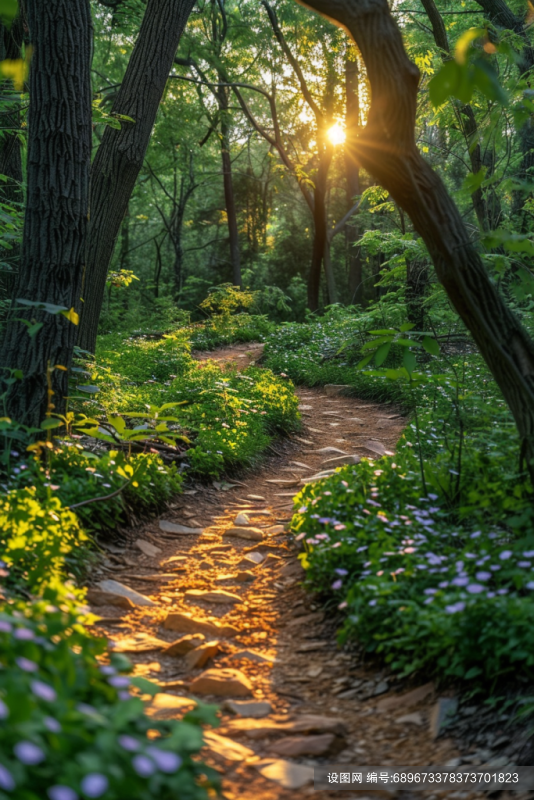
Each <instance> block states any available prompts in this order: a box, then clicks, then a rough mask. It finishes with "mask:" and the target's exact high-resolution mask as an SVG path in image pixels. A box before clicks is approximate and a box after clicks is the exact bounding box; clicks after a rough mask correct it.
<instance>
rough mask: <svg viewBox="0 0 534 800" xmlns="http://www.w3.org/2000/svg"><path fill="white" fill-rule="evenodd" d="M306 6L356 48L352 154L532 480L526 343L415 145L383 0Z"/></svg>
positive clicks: (412, 96) (410, 107) (531, 357)
mask: <svg viewBox="0 0 534 800" xmlns="http://www.w3.org/2000/svg"><path fill="white" fill-rule="evenodd" d="M307 5H308V6H310V7H312V8H314V9H315V10H316V11H318V12H320V13H322V14H323V15H325V16H327V17H329V18H330V19H333V20H335V21H337V22H338V23H339V24H341V25H343V26H344V27H345V28H346V29H347V30H348V31H349V32H350V34H351V35H352V36H353V37H354V39H355V41H356V43H357V44H358V46H359V48H360V52H361V54H362V57H363V59H364V61H365V64H366V67H367V73H368V76H369V80H370V84H371V92H372V102H371V107H370V110H369V118H368V119H369V121H368V123H367V126H366V127H365V129H364V130H363V132H362V134H361V136H360V138H359V140H358V142H357V145H356V150H355V154H356V155H357V157H358V158H359V160H360V163H361V164H362V165H363V166H364V167H365V169H367V170H368V171H369V172H370V173H371V174H372V175H373V176H374V177H375V178H376V179H377V180H378V181H379V182H380V183H381V184H382V185H383V186H384V187H385V188H386V189H387V190H388V191H389V193H390V194H391V196H392V197H393V199H394V200H395V202H397V203H398V205H399V206H401V208H403V209H404V210H405V211H406V212H407V213H408V215H409V216H410V218H411V220H412V223H413V225H414V228H415V229H416V231H417V232H418V233H419V235H420V236H421V237H422V239H423V240H424V242H425V244H426V246H427V248H428V251H429V253H430V256H431V258H432V261H433V264H434V268H435V270H436V274H437V277H438V280H439V281H440V282H441V283H442V285H443V287H444V288H445V291H446V292H447V295H448V297H449V299H450V301H451V303H452V305H453V306H454V308H455V309H456V311H457V312H458V314H459V315H460V317H461V319H462V320H463V322H464V323H465V325H466V327H467V328H468V330H469V331H470V332H471V334H472V336H473V338H474V340H475V342H476V343H477V345H478V347H479V349H480V352H481V354H482V356H483V357H484V359H485V361H486V363H487V364H488V367H489V368H490V370H491V372H492V374H493V376H494V378H495V380H496V382H497V384H498V385H499V388H500V389H501V391H502V394H503V396H504V398H505V400H506V402H507V403H508V405H509V407H510V409H511V411H512V414H513V415H514V419H515V422H516V424H517V428H518V431H519V434H520V437H521V439H522V454H523V456H525V457H526V460H527V463H528V465H529V468H530V470H531V474H533V476H534V342H533V341H532V339H531V338H530V336H529V335H528V333H527V332H526V330H525V329H524V328H523V326H522V325H521V323H520V321H519V319H518V318H517V317H516V316H515V314H514V313H513V312H512V311H511V310H510V309H509V308H508V307H507V305H506V303H505V302H504V300H503V299H502V297H501V296H500V294H499V292H498V290H497V288H496V287H495V285H494V284H493V283H492V281H491V280H490V278H489V275H488V273H487V271H486V269H485V268H484V265H483V263H482V260H481V258H480V255H479V253H478V251H477V250H476V248H475V247H474V245H473V243H472V242H471V241H470V237H469V234H468V231H467V229H466V227H465V224H464V221H463V219H462V216H461V214H460V212H459V211H458V209H457V208H456V206H455V204H454V203H453V201H452V199H451V198H450V197H449V195H448V193H447V190H446V188H445V186H444V184H443V182H442V180H441V178H440V177H439V176H438V175H437V174H436V173H434V172H433V170H432V169H431V168H430V167H429V165H428V164H427V163H426V162H425V161H424V159H423V158H422V156H421V154H420V153H419V151H418V149H417V147H416V143H415V135H414V130H415V116H416V103H417V90H418V84H419V71H418V69H417V67H416V66H415V65H414V64H413V63H412V62H411V61H410V60H409V59H408V56H407V55H406V52H405V50H404V46H403V43H402V36H401V33H400V31H399V29H398V27H397V25H396V23H395V21H394V20H393V18H392V16H391V13H390V10H389V7H388V4H387V0H334V1H333V2H332V1H331V0H329V2H326V0H313V3H309V2H308V3H307Z"/></svg>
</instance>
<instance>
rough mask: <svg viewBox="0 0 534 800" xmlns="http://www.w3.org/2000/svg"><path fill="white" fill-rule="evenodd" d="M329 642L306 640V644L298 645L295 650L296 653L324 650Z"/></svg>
mask: <svg viewBox="0 0 534 800" xmlns="http://www.w3.org/2000/svg"><path fill="white" fill-rule="evenodd" d="M327 644H328V642H321V641H315V642H306V643H305V644H301V645H300V647H297V648H296V650H295V652H296V653H312V652H313V651H314V650H322V649H323V647H326V646H327Z"/></svg>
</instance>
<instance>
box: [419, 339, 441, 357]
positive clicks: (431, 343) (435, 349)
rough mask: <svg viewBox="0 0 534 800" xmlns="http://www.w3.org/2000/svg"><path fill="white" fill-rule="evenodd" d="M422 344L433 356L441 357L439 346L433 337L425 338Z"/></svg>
mask: <svg viewBox="0 0 534 800" xmlns="http://www.w3.org/2000/svg"><path fill="white" fill-rule="evenodd" d="M421 344H422V345H423V347H424V349H425V350H426V352H427V353H430V355H431V356H439V344H438V343H437V342H436V340H435V339H433V338H432V337H431V336H425V338H424V339H423V341H422V342H421Z"/></svg>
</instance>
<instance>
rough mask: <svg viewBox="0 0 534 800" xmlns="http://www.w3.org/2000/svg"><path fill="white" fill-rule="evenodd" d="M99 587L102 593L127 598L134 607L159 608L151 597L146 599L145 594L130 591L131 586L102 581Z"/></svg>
mask: <svg viewBox="0 0 534 800" xmlns="http://www.w3.org/2000/svg"><path fill="white" fill-rule="evenodd" d="M97 586H98V588H99V589H100V590H101V591H102V592H108V593H109V594H115V595H119V596H120V597H127V598H128V599H129V600H131V601H132V603H133V604H134V606H157V603H155V602H154V601H153V600H151V599H150V597H145V595H144V594H139V592H136V591H135V590H134V589H130V587H129V586H124V584H122V583H119V582H118V581H112V580H105V581H100V582H99V583H98V584H97Z"/></svg>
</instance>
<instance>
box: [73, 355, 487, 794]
mask: <svg viewBox="0 0 534 800" xmlns="http://www.w3.org/2000/svg"><path fill="white" fill-rule="evenodd" d="M260 353H261V348H258V346H257V345H250V344H247V345H238V346H234V347H230V348H225V349H221V350H218V351H215V352H213V353H202V354H198V357H199V358H202V359H205V358H213V359H216V360H218V361H219V362H221V361H222V362H227V363H228V362H234V363H237V364H238V365H243V366H246V365H248V364H249V363H252V362H254V361H255V360H256V359H257V358H258V357H259V355H260ZM297 391H298V395H299V397H300V401H301V406H300V408H301V412H302V416H303V430H302V432H300V433H299V434H298V435H294V436H291V437H290V438H287V439H284V440H279V441H277V442H275V444H274V445H273V446H272V448H271V449H270V451H269V455H268V456H267V457H266V458H265V459H264V461H263V463H262V465H261V466H260V467H259V468H257V469H254V470H250V471H248V472H247V473H245V474H244V475H241V476H240V478H239V481H238V480H236V481H235V482H230V479H228V480H226V481H214V482H213V483H212V484H210V485H206V484H197V485H194V486H192V487H190V488H189V489H187V490H186V491H185V492H184V493H183V494H182V495H180V496H179V497H177V498H176V500H175V502H174V503H173V504H172V505H171V506H170V507H169V509H168V510H167V511H166V512H165V513H164V514H163V515H162V516H161V519H156V520H153V521H151V522H149V523H147V524H143V525H141V526H139V527H138V528H136V529H131V530H130V531H129V532H128V534H127V539H126V540H125V541H124V542H123V543H122V544H121V546H118V545H117V544H115V545H110V546H109V549H108V556H107V558H105V559H104V560H103V562H102V563H101V565H100V566H99V567H98V568H97V570H95V572H94V581H95V587H96V588H94V589H92V590H90V593H89V599H90V601H91V603H92V606H93V610H94V611H95V613H98V614H99V615H100V616H101V617H102V619H101V621H100V623H99V624H98V626H97V627H98V630H99V632H100V633H102V631H103V632H105V634H106V635H107V636H108V638H109V639H110V640H111V641H112V643H113V646H114V647H115V648H116V649H117V650H119V651H122V652H126V653H127V654H128V656H129V658H131V660H132V661H133V663H134V664H135V674H137V675H142V676H145V677H147V678H149V679H151V680H153V681H156V682H158V683H160V684H161V685H162V688H163V693H162V694H159V695H157V696H156V698H155V700H154V701H153V702H152V703H151V705H150V706H149V713H151V714H153V715H155V716H157V717H160V718H179V717H180V716H181V715H182V714H183V713H184V711H186V710H187V708H188V707H191V702H192V701H191V700H189V698H191V697H197V698H200V699H202V700H204V701H207V702H213V703H219V704H221V706H222V725H221V727H220V728H219V729H217V730H216V731H215V732H212V731H209V732H207V733H206V739H207V747H206V748H204V750H203V751H202V754H201V755H202V757H203V759H204V760H205V761H206V762H207V763H208V764H210V765H212V766H214V767H215V768H216V769H217V770H218V771H219V772H220V774H221V776H222V779H223V794H224V797H225V798H227V800H237V798H240V799H242V800H252V798H254V800H275V799H276V800H289V799H290V798H291V799H292V800H299V798H303V797H307V796H309V795H310V794H312V793H313V792H314V790H313V783H312V782H311V781H312V780H313V766H314V765H318V764H321V763H330V764H332V763H347V764H351V765H356V764H359V765H378V766H387V765H397V766H401V765H420V766H423V765H430V764H440V765H444V764H446V763H447V762H449V761H451V759H455V758H457V757H458V756H459V753H458V751H457V750H456V749H455V745H454V743H453V742H452V741H451V740H449V739H443V738H442V739H439V740H436V739H435V738H434V737H433V735H432V734H431V733H430V732H429V731H432V727H433V725H434V726H435V720H434V722H432V716H433V715H432V711H433V709H434V708H435V707H436V705H435V704H436V700H437V699H438V698H437V697H436V693H435V689H434V686H433V685H432V684H427V685H425V686H422V687H416V688H414V687H413V686H409V685H407V684H406V683H405V682H402V681H399V680H396V679H395V678H392V677H391V676H388V675H386V672H385V671H384V670H380V669H379V668H376V667H375V666H373V665H368V664H367V665H366V664H364V663H362V661H361V657H360V655H359V653H358V652H357V651H356V650H354V651H353V652H349V651H340V650H339V648H338V646H337V643H336V639H335V632H336V627H337V626H338V622H339V620H338V619H336V616H337V613H336V612H335V611H333V612H331V613H330V614H328V615H325V613H323V611H322V610H321V608H320V607H319V606H318V604H317V603H316V602H314V598H313V596H311V595H309V594H307V593H306V592H305V591H304V590H303V589H302V588H301V586H300V581H301V579H302V577H303V571H302V568H301V566H300V562H299V561H298V559H297V552H298V551H297V548H296V546H295V545H294V543H293V540H292V537H290V536H289V535H288V534H287V532H286V528H287V526H288V523H289V522H290V520H291V515H292V507H293V504H292V498H293V496H294V495H295V494H296V493H297V492H298V491H299V490H300V485H301V480H302V479H303V478H306V477H309V476H312V475H315V474H316V473H318V472H320V471H321V470H324V469H325V468H328V467H331V466H336V464H335V463H334V464H325V461H327V460H328V459H329V458H332V457H333V456H335V455H336V453H334V452H320V451H321V450H322V449H323V448H328V447H330V448H337V449H338V450H340V451H343V452H344V453H347V454H355V455H360V456H368V457H372V456H373V455H375V456H376V454H377V452H379V451H380V450H381V449H382V450H393V449H394V447H395V443H396V441H397V439H398V437H399V435H400V433H401V431H402V428H403V426H404V424H405V420H404V419H403V418H402V417H401V416H400V415H399V414H398V413H395V409H392V407H391V406H383V405H382V406H381V405H377V404H375V403H371V402H364V401H361V400H358V399H357V398H354V397H345V396H342V395H336V394H335V391H336V390H335V389H329V390H328V392H329V393H327V391H325V389H307V388H299V389H298V390H297ZM337 455H340V454H337ZM239 514H246V517H247V518H248V520H247V519H246V518H241V519H237V520H236V517H237V516H238V515H239ZM162 521H163V522H164V523H167V524H163V526H161V522H162ZM247 522H248V524H247ZM169 523H170V524H169ZM177 526H178V527H177ZM180 526H184V527H185V532H180ZM162 527H163V528H164V529H166V530H162ZM232 527H237V528H238V531H236V533H235V535H232V534H230V533H229V531H230V529H232ZM188 530H193V532H191V533H188V532H187V531H188ZM247 536H253V537H255V538H253V539H251V538H246V537H247ZM243 537H245V538H243ZM104 580H115V581H119V582H120V583H121V584H123V585H126V586H128V587H129V588H130V589H132V590H135V591H136V592H139V593H140V594H142V595H144V596H145V597H148V602H149V603H150V602H151V605H145V606H140V605H134V606H132V607H130V608H128V609H126V610H124V609H118V608H117V607H116V606H114V605H111V604H110V603H109V600H110V595H109V594H108V595H106V594H103V593H102V591H100V590H101V589H107V590H109V589H110V587H109V585H108V584H100V585H99V583H98V582H101V581H104ZM204 593H205V594H204ZM117 602H123V601H120V599H119V600H118V601H117ZM126 602H128V601H126ZM134 602H135V603H138V602H141V601H140V600H139V599H138V598H135V597H134ZM197 634H199V635H197ZM195 635H196V638H195ZM184 636H185V637H189V638H184ZM202 637H204V638H202ZM172 643H175V644H174V647H173V648H171V649H167V648H169V645H171V644H172ZM195 645H197V647H196V648H195V649H194V650H190V651H189V652H186V651H187V650H188V648H191V647H193V646H195ZM243 704H244V705H243ZM453 763H454V762H453ZM458 763H459V762H458ZM336 794H337V793H335V792H318V793H317V797H318V798H321V800H322V799H323V798H325V799H326V798H330V797H332V798H333V797H334V796H335V795H336ZM367 794H371V795H372V794H377V795H382V796H386V794H385V793H384V791H382V792H380V790H378V791H377V792H370V793H369V792H368V793H367ZM403 794H404V795H406V793H405V792H404V793H403ZM425 794H427V793H425ZM438 795H439V793H434V794H433V797H434V798H436V797H437V796H438ZM338 796H339V795H338ZM343 796H344V797H345V798H347V800H348V798H350V797H359V798H360V800H365V798H362V796H361V793H360V794H354V793H351V792H350V791H349V792H348V795H347V793H345V794H344V795H343ZM389 796H391V795H389ZM474 796H475V793H472V792H471V793H469V792H468V791H466V792H465V793H462V797H465V798H468V797H474ZM155 800H156V799H155Z"/></svg>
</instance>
